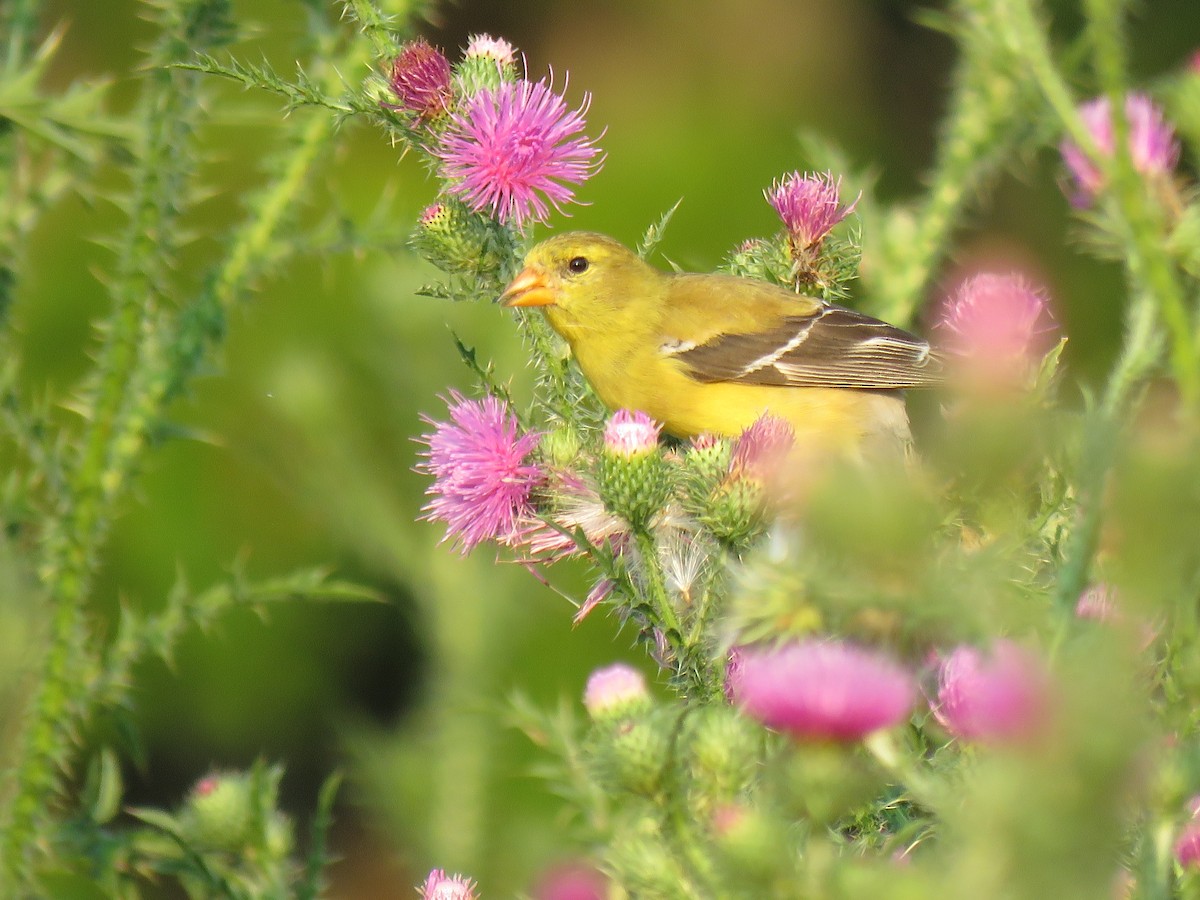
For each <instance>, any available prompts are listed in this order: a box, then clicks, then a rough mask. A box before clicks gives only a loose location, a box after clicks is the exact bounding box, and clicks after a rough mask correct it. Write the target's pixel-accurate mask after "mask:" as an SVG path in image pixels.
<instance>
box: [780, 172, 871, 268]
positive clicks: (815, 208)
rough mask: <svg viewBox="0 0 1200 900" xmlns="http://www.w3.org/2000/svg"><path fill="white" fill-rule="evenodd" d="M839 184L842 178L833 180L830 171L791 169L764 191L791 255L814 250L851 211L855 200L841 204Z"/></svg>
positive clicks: (840, 184)
mask: <svg viewBox="0 0 1200 900" xmlns="http://www.w3.org/2000/svg"><path fill="white" fill-rule="evenodd" d="M841 186H842V180H841V179H840V178H839V179H838V180H837V181H834V179H833V175H832V174H830V173H829V172H824V173H822V174H819V175H818V174H816V173H813V174H807V173H805V174H801V173H800V172H792V173H791V174H789V175H785V176H784V177H783V178H781V179H779V180H778V181H776V182H774V183H773V184H772V185H771V186H770V187H769V188H767V190H766V191H764V192H763V193H764V194H765V195H766V198H767V202H768V203H770V204H771V206H772V207H774V209H775V212H777V213H778V214H779V218H780V219H782V220H783V224H784V227H785V228H787V230H788V236H789V240H790V243H791V246H792V249H793V253H794V254H797V253H804V252H805V251H810V250H812V249H814V248H815V247H816V246H817V245H818V244H820V243H821V241H823V240H824V239H825V236H826V235H828V234H829V232H830V231H832V230H833V226H834V225H836V224H837V223H838V222H840V221H842V219H844V218H846V216H848V215H850V213H851V211H853V209H854V207H855V205H856V204H857V203H858V201H857V200H855V201H854V203H851V204H850V205H849V206H843V205H842V204H841V203H840V202H839V197H838V194H839V191H840V190H841Z"/></svg>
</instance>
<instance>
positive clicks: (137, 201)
mask: <svg viewBox="0 0 1200 900" xmlns="http://www.w3.org/2000/svg"><path fill="white" fill-rule="evenodd" d="M179 77H180V76H178V75H176V74H173V73H171V72H169V71H167V70H158V71H155V72H153V73H152V74H151V76H150V78H149V79H148V87H147V96H146V101H145V104H144V107H143V111H144V114H145V116H144V121H145V124H146V132H145V133H146V135H147V138H146V143H145V145H144V146H143V148H142V158H141V160H140V165H139V168H138V171H137V176H136V183H135V189H134V202H133V209H132V214H131V221H130V227H129V230H128V232H127V234H126V240H125V245H124V248H123V250H122V253H121V259H120V264H119V265H120V269H119V273H118V277H117V279H116V281H115V284H114V289H113V294H114V304H115V308H114V311H113V314H112V317H111V320H110V322H109V328H108V334H107V340H106V341H105V344H104V346H103V348H102V350H101V355H100V361H99V364H98V366H97V371H98V375H99V383H98V387H97V390H96V394H95V396H94V399H93V403H92V409H91V411H90V418H89V424H88V427H87V430H86V432H85V434H84V437H83V441H82V447H81V450H80V452H79V453H78V455H77V457H76V460H75V462H74V466H73V469H72V471H71V472H70V475H69V477H68V485H69V490H68V491H67V494H66V503H65V504H64V505H65V507H66V508H65V509H64V510H62V514H61V516H60V517H59V518H57V519H56V521H54V522H53V523H51V524H50V525H49V526H48V527H47V532H46V536H45V538H44V541H43V548H42V560H43V562H42V565H41V567H40V571H39V575H40V577H41V581H42V583H43V585H44V586H45V589H46V593H47V595H48V597H49V599H50V602H51V603H52V604H53V608H54V612H53V615H52V617H51V624H50V640H49V647H48V649H47V652H46V656H45V659H44V662H43V667H42V674H41V677H40V679H39V680H38V687H37V689H36V691H35V694H34V698H33V702H32V708H31V711H30V716H31V718H30V721H29V722H28V724H27V726H26V732H25V736H24V742H23V748H22V751H21V755H20V757H19V760H18V763H17V766H16V768H15V778H14V782H15V794H14V795H13V798H12V800H11V802H10V805H9V808H8V810H7V815H6V816H5V825H6V827H5V828H4V829H3V837H2V838H0V872H2V873H3V874H4V875H5V876H8V877H9V878H11V879H12V881H13V883H25V882H26V880H27V877H28V866H29V857H30V852H31V848H32V847H34V846H35V845H36V843H37V842H36V841H35V840H34V838H35V835H36V833H37V823H38V821H39V820H40V819H41V818H42V817H43V816H44V815H45V814H46V812H47V811H48V809H49V806H50V801H51V798H52V797H53V795H54V794H55V793H56V792H57V789H58V786H59V783H60V779H61V777H62V774H63V772H64V771H65V769H66V768H67V753H68V748H69V745H70V742H71V734H72V732H73V728H74V725H75V723H76V722H77V720H78V715H79V712H80V711H79V710H78V709H77V708H76V704H75V699H74V697H75V691H74V684H73V673H74V672H75V671H76V670H77V669H78V667H79V665H80V664H81V662H82V661H83V660H84V659H85V658H86V657H87V655H88V654H87V644H88V636H87V627H86V620H85V604H86V600H87V597H88V594H89V592H90V589H91V582H92V577H93V575H94V573H95V570H96V567H97V554H98V552H99V548H100V545H101V544H102V542H103V540H104V537H105V535H106V533H107V530H108V524H109V521H110V518H111V515H112V510H113V505H114V502H115V501H116V499H117V498H118V497H119V496H121V495H122V493H123V491H124V488H125V486H126V480H127V476H128V475H129V473H130V471H131V469H132V468H133V464H134V461H135V460H136V459H137V458H138V457H139V456H140V453H141V450H142V447H143V446H144V439H145V434H146V429H147V427H148V422H147V420H146V418H145V412H146V409H145V405H144V401H145V400H146V396H145V393H144V389H145V387H147V386H146V385H142V384H141V382H142V381H143V379H142V377H141V376H142V375H144V374H145V372H146V371H148V370H149V369H152V368H154V367H155V365H156V363H157V362H158V357H159V355H160V353H161V351H162V346H161V340H160V338H161V333H160V331H159V325H160V320H159V314H158V307H159V300H160V298H161V293H162V284H163V281H164V274H165V272H166V271H167V270H168V268H169V265H170V257H171V253H172V246H173V245H172V242H171V241H170V239H169V237H168V235H170V234H172V233H173V231H174V225H173V220H174V217H175V213H176V206H175V204H176V203H177V201H178V191H179V185H180V183H181V181H182V179H183V176H184V174H185V173H186V172H187V171H188V169H189V164H188V162H187V154H186V153H185V152H182V148H183V147H185V146H186V144H187V143H188V140H187V139H188V134H189V128H190V117H189V115H188V113H189V112H190V108H191V107H192V106H193V104H194V102H195V101H194V97H193V96H192V95H193V93H194V92H193V91H189V90H187V89H185V88H184V86H183V85H182V84H177V83H176V79H177V78H179ZM139 386H140V388H139Z"/></svg>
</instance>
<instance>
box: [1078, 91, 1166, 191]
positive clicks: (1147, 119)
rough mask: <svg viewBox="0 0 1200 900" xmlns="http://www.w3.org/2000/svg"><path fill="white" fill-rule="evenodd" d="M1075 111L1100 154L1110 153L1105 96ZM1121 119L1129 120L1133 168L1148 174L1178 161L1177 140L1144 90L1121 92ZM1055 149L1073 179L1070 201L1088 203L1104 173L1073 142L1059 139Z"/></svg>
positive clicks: (1111, 141) (1162, 171)
mask: <svg viewBox="0 0 1200 900" xmlns="http://www.w3.org/2000/svg"><path fill="white" fill-rule="evenodd" d="M1079 115H1080V117H1081V118H1082V119H1083V124H1084V126H1085V127H1086V128H1087V130H1088V133H1089V134H1091V136H1092V140H1093V141H1095V142H1096V148H1097V149H1098V150H1099V151H1100V153H1101V155H1103V156H1106V157H1111V156H1112V155H1113V153H1114V151H1115V140H1114V138H1113V126H1112V110H1111V107H1110V106H1109V102H1108V98H1107V97H1097V98H1096V99H1095V100H1091V101H1089V102H1087V103H1085V104H1083V105H1082V106H1081V107H1079ZM1125 119H1126V121H1127V122H1128V124H1129V155H1130V157H1131V158H1132V160H1133V168H1134V169H1135V170H1136V171H1137V172H1139V173H1140V174H1142V175H1145V176H1147V177H1151V178H1153V177H1158V176H1162V175H1165V174H1167V173H1169V172H1171V171H1172V170H1173V169H1174V168H1175V165H1176V163H1178V162H1179V142H1178V141H1177V140H1176V139H1175V130H1174V129H1173V128H1172V127H1171V125H1170V124H1169V123H1168V122H1167V121H1166V119H1165V118H1164V117H1163V113H1162V110H1161V109H1159V108H1158V107H1157V106H1156V105H1155V104H1154V101H1152V100H1151V99H1150V98H1149V97H1148V96H1146V95H1145V94H1142V93H1130V94H1126V96H1125ZM1059 150H1060V151H1061V153H1062V156H1063V162H1065V163H1066V165H1067V169H1068V171H1069V172H1070V173H1071V176H1072V177H1073V178H1074V180H1075V193H1074V195H1073V196H1072V198H1071V202H1072V203H1073V204H1074V205H1075V206H1090V205H1091V204H1092V203H1093V202H1094V201H1095V199H1096V197H1097V196H1098V195H1099V193H1100V192H1101V190H1103V189H1104V187H1105V178H1104V173H1103V172H1102V171H1101V170H1100V168H1099V167H1098V166H1097V165H1096V164H1095V162H1093V161H1092V159H1091V158H1090V157H1089V156H1088V155H1087V154H1086V153H1085V152H1084V151H1083V148H1081V147H1079V146H1078V145H1077V144H1075V143H1074V142H1072V141H1069V140H1065V141H1063V142H1062V143H1061V144H1059Z"/></svg>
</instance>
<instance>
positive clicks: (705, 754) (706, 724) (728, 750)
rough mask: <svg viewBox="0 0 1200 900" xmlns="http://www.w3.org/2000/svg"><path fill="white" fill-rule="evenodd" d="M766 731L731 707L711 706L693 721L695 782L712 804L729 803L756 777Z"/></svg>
mask: <svg viewBox="0 0 1200 900" xmlns="http://www.w3.org/2000/svg"><path fill="white" fill-rule="evenodd" d="M761 746H762V729H761V728H759V727H757V726H756V725H755V724H754V723H753V722H752V721H750V720H749V719H748V718H746V717H745V716H742V715H739V714H738V713H737V712H735V711H734V709H733V708H732V707H729V706H709V707H705V708H704V709H701V710H698V711H697V712H696V714H694V715H693V716H692V717H691V718H690V719H689V732H688V759H689V763H690V766H689V769H690V772H691V776H692V780H693V782H694V784H695V786H696V788H698V789H699V791H700V792H701V793H702V794H704V795H706V797H707V798H708V799H709V800H710V801H718V800H719V801H720V802H723V803H728V802H730V801H732V800H733V799H734V798H735V797H736V796H737V795H738V794H739V793H741V792H742V791H743V790H745V789H746V787H747V786H748V785H749V784H750V782H751V780H752V779H753V777H754V771H755V766H756V765H757V762H758V754H759V751H760V749H761Z"/></svg>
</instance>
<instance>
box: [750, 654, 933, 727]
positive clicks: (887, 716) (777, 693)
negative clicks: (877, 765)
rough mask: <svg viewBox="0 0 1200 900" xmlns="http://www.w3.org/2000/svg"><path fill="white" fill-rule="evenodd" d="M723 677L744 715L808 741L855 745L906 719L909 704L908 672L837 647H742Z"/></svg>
mask: <svg viewBox="0 0 1200 900" xmlns="http://www.w3.org/2000/svg"><path fill="white" fill-rule="evenodd" d="M726 673H727V682H726V689H727V692H728V694H730V695H732V698H733V700H734V702H736V703H737V704H738V705H739V706H741V707H742V708H743V709H744V710H745V712H746V713H747V714H748V715H750V716H752V717H753V718H755V719H758V720H759V721H760V722H762V723H763V724H764V725H767V726H769V727H771V728H776V729H778V730H780V731H785V732H787V733H789V734H791V735H793V736H794V737H797V738H802V739H807V740H827V741H855V740H858V739H860V738H862V737H865V736H866V735H868V734H870V733H871V732H874V731H878V730H879V729H881V728H888V727H890V726H892V725H895V724H897V723H898V722H901V721H903V720H904V719H905V718H907V716H908V714H909V711H910V710H911V709H912V706H913V699H914V688H913V680H912V677H911V676H910V675H909V673H908V672H906V671H905V670H904V669H903V668H901V667H900V666H899V665H897V664H896V663H894V662H892V661H891V660H890V659H887V658H885V657H883V656H881V655H879V654H878V653H875V652H873V651H871V650H867V649H864V648H862V647H857V646H855V645H853V644H849V643H845V642H841V641H817V640H804V641H797V642H795V643H791V644H787V645H784V646H783V647H780V648H778V649H756V648H752V647H740V648H738V651H737V657H736V663H735V662H734V661H733V660H731V663H730V665H729V666H728V667H727V669H726Z"/></svg>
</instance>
